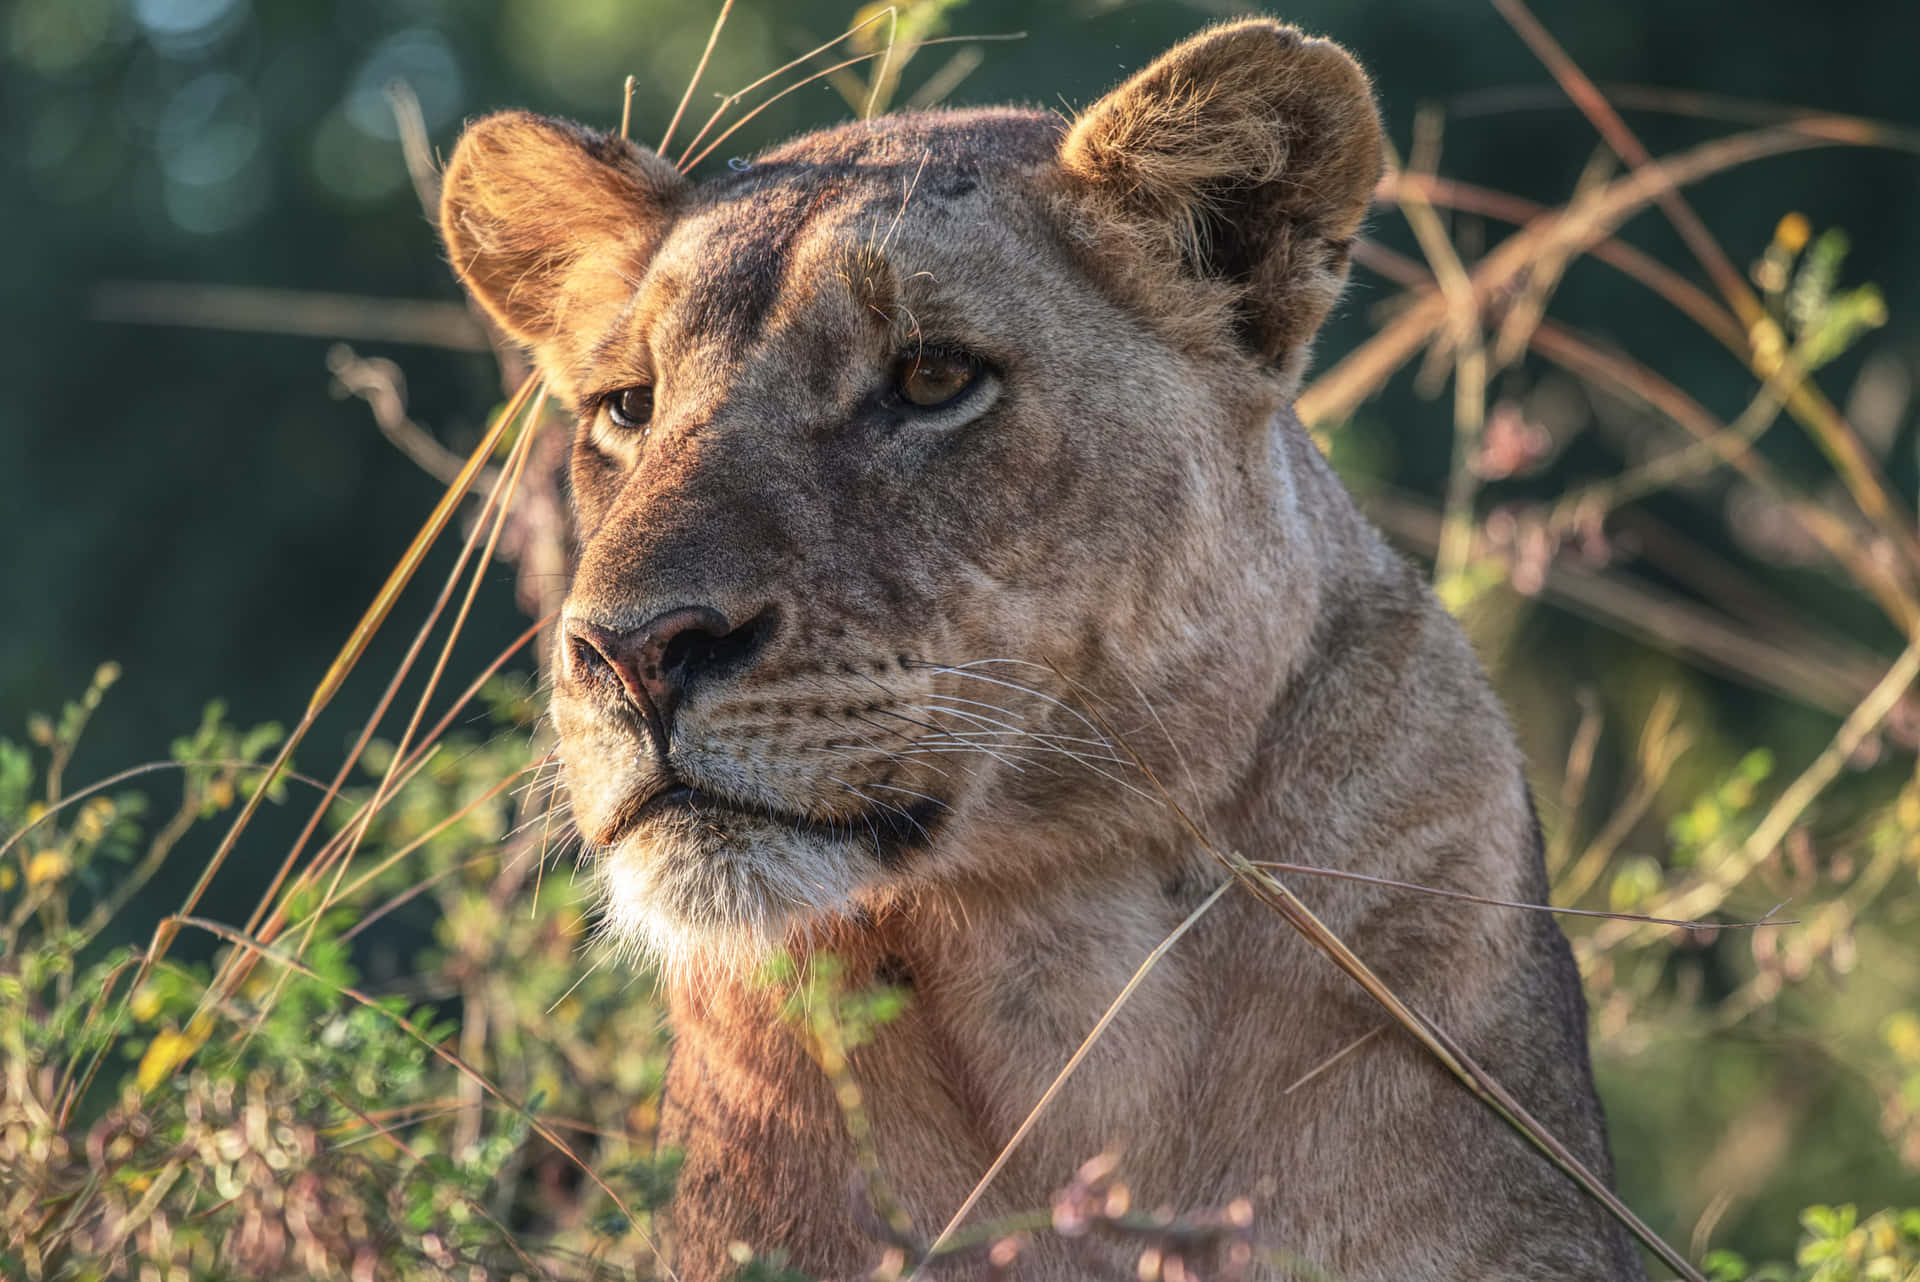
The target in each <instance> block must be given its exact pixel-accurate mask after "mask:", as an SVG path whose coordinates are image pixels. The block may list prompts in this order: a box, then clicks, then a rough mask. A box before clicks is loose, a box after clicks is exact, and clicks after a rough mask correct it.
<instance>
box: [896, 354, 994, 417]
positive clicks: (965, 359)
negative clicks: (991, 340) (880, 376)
mask: <svg viewBox="0 0 1920 1282" xmlns="http://www.w3.org/2000/svg"><path fill="white" fill-rule="evenodd" d="M979 377H980V362H979V361H977V360H975V359H974V358H973V357H971V356H963V355H961V354H959V353H956V352H916V353H914V354H913V355H911V356H903V357H901V358H900V359H899V360H898V361H897V362H895V364H894V367H893V384H894V389H895V390H896V391H898V392H899V393H900V397H901V399H902V400H904V401H906V402H908V403H909V404H912V405H918V406H919V407H920V408H921V409H938V408H939V407H940V406H942V405H945V404H947V403H948V402H950V401H953V400H956V399H958V397H959V396H960V394H961V393H962V392H965V391H966V390H967V389H968V388H969V387H972V386H973V384H974V380H975V379H977V378H979Z"/></svg>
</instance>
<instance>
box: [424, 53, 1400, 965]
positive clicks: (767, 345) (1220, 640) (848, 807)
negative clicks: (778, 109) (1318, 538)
mask: <svg viewBox="0 0 1920 1282" xmlns="http://www.w3.org/2000/svg"><path fill="white" fill-rule="evenodd" d="M1380 155H1381V142H1380V131H1379V124H1378V119H1377V115H1376V112H1375V109H1374V106H1373V102H1372V97H1371V93H1370V90H1369V86H1368V83H1367V81H1366V78H1365V77H1364V75H1363V74H1362V73H1361V72H1360V70H1359V69H1358V68H1357V67H1356V66H1355V64H1354V63H1353V61H1352V60H1351V59H1350V58H1349V57H1348V56H1347V55H1346V54H1345V53H1344V52H1343V51H1342V50H1341V49H1339V48H1338V47H1337V46H1335V45H1333V44H1331V43H1328V42H1326V41H1323V40H1315V39H1308V38H1305V37H1303V36H1302V35H1300V34H1299V33H1298V32H1296V31H1294V30H1292V29H1290V28H1287V27H1283V26H1281V25H1279V24H1276V23H1273V22H1268V21H1248V22H1242V23H1238V24H1235V25H1231V26H1225V27H1220V28H1216V29H1214V30H1212V31H1209V32H1206V33H1204V34H1202V35H1200V36H1198V37H1196V38H1194V39H1193V40H1190V41H1188V42H1187V43H1186V44H1184V45H1182V46H1180V47H1178V48H1176V49H1175V50H1173V51H1172V52H1171V53H1169V54H1167V55H1166V56H1165V57H1163V58H1162V59H1160V60H1159V61H1158V62H1156V63H1155V64H1153V65H1152V66H1151V67H1149V68H1148V69H1147V70H1145V71H1143V72H1142V73H1140V74H1139V75H1137V76H1136V77H1134V78H1133V79H1132V80H1131V81H1129V82H1128V83H1126V84H1125V85H1123V86H1122V87H1121V88H1119V89H1118V90H1116V91H1115V92H1113V93H1112V94H1110V95H1108V96H1107V97H1106V98H1104V99H1102V100H1101V101H1099V102H1098V103H1096V104H1095V105H1094V106H1093V107H1092V108H1091V109H1090V110H1088V111H1087V112H1085V113H1084V114H1083V115H1082V116H1080V117H1079V118H1078V119H1077V120H1075V121H1073V122H1071V123H1067V122H1063V121H1062V120H1061V119H1059V118H1057V117H1055V116H1053V115H1049V114H1046V113H1042V112H1037V111H1022V110H984V111H953V112H927V113H915V114H908V115H899V116H891V117H886V118H882V119H877V120H873V121H865V122H860V123H855V124H849V125H845V126H843V127H840V128H836V129H832V130H828V131H825V132H821V133H815V134H809V135H807V136H804V137H802V138H800V139H798V140H796V141H794V142H791V143H788V144H786V145H784V146H782V147H779V148H777V149H775V150H773V151H771V152H768V153H767V154H765V155H762V156H759V157H757V158H755V159H753V160H752V162H751V163H750V164H747V165H745V166H744V167H737V166H736V167H733V168H732V169H730V171H729V172H726V173H723V174H720V175H718V176H716V177H714V178H711V179H709V180H706V181H699V182H696V181H693V180H691V179H690V178H688V177H687V176H685V175H683V174H681V173H679V172H677V171H676V170H675V169H674V168H673V167H672V166H671V165H670V164H668V163H667V162H666V161H664V160H662V159H661V158H660V157H659V156H657V155H655V154H653V153H651V152H649V151H647V150H645V149H644V148H642V147H639V146H636V145H634V144H632V143H630V142H627V141H625V140H624V139H621V138H618V137H613V136H609V135H605V134H599V133H595V132H592V131H589V130H586V129H583V128H580V127H578V126H574V125H570V124H566V123H563V122H559V121H555V120H551V119H546V118H543V117H539V116H534V115H529V114H525V113H512V112H510V113H504V114H501V115H496V116H491V117H488V118H486V119H483V120H480V121H478V122H476V123H474V124H473V125H471V127H469V128H468V130H467V131H466V133H465V135H464V137H463V138H462V139H461V141H460V143H459V146H458V148H457V149H456V151H455V152H454V155H453V157H452V160H451V161H450V163H449V164H448V167H447V171H446V179H445V188H444V191H445V195H444V204H443V212H442V227H443V231H444V235H445V239H446V244H447V247H448V250H449V252H450V255H451V257H452V261H453V265H454V267H455V269H456V270H457V271H458V272H459V274H460V276H461V277H462V279H463V280H464V282H465V283H466V285H467V287H468V288H469V289H470V290H471V292H472V293H473V295H474V296H475V297H476V298H477V299H478V300H479V301H480V303H481V304H482V305H483V306H485V308H486V309H487V310H488V312H489V313H490V314H491V315H492V316H493V317H494V318H495V319H496V320H497V321H498V322H499V323H500V325H502V326H503V327H504V328H505V330H506V332H507V333H508V334H510V335H511V336H512V337H513V338H515V339H516V340H518V341H520V342H522V343H524V344H525V345H526V346H527V347H528V348H529V349H531V351H532V352H533V353H534V355H535V358H536V360H537V362H538V364H539V367H540V369H541V371H542V372H543V374H544V376H545V377H546V379H547V381H548V385H549V387H550V388H551V389H552V391H553V392H554V394H555V395H556V396H557V397H558V398H560V400H561V401H563V402H564V403H565V404H567V405H568V406H570V407H571V409H572V411H573V412H574V414H575V415H576V417H577V421H578V428H577V436H576V440H575V444H574V448H573V456H572V462H571V475H572V489H573V497H574V503H575V511H576V516H577V522H578V526H577V530H578V547H579V556H578V567H577V570H576V572H575V574H574V577H573V581H572V584H571V589H570V591H569V593H568V595H567V600H566V607H565V611H564V618H563V621H562V623H561V625H560V627H559V628H558V641H557V644H558V647H559V653H558V656H557V662H556V665H555V668H556V672H557V678H556V683H555V691H554V697H553V711H554V718H555V724H556V726H557V729H558V732H559V754H560V756H561V758H562V760H563V761H564V767H565V779H566V786H567V789H568V791H569V794H570V797H571V801H572V805H573V813H574V817H575V821H576V823H577V825H578V827H579V829H580V831H581V832H582V833H583V834H584V835H585V837H586V838H587V840H588V841H589V842H590V843H592V845H593V846H594V847H595V848H596V849H597V851H598V863H599V868H600V876H601V879H602V884H603V888H604V892H605V898H606V910H607V916H608V920H609V921H610V922H611V923H612V925H613V926H614V927H615V928H616V929H617V930H618V931H619V932H620V933H621V934H622V935H623V936H624V937H626V938H628V939H631V940H633V941H635V942H637V943H640V944H643V945H645V946H648V947H651V948H653V949H655V950H658V951H660V952H662V953H665V954H668V955H670V956H673V955H682V954H686V953H690V952H691V953H710V952H713V951H716V950H737V949H739V948H741V947H742V946H743V945H745V946H748V948H749V951H752V950H756V949H758V948H759V947H762V946H764V945H766V944H768V943H771V942H775V941H778V940H781V939H784V938H787V937H789V936H791V935H792V934H793V932H795V931H796V930H801V931H804V930H806V929H808V928H810V927H814V926H817V925H820V924H822V923H827V922H831V921H834V920H836V919H846V918H849V917H856V916H858V915H859V914H860V913H863V912H874V911H879V910H882V909H883V908H884V907H885V906H886V905H887V904H889V903H894V902H899V901H900V900H901V899H902V897H905V896H912V895H914V894H916V893H919V892H922V891H924V890H926V889H928V888H930V887H935V886H939V885H943V884H944V885H955V884H961V883H967V882H982V883H984V882H989V881H991V882H993V883H994V884H996V885H1000V886H1002V887H1006V886H1017V885H1019V884H1020V883H1021V881H1022V879H1032V878H1060V877H1076V876H1082V875H1085V873H1086V872H1087V869H1085V868H1084V867H1082V866H1080V865H1079V864H1076V862H1075V856H1074V854H1073V852H1074V851H1077V850H1086V851H1089V852H1091V851H1095V850H1105V851H1111V849H1112V848H1113V846H1114V844H1115V843H1114V842H1113V841H1112V840H1111V838H1112V837H1113V836H1114V835H1115V834H1116V833H1124V834H1128V836H1129V839H1130V840H1135V841H1150V840H1151V839H1152V837H1153V835H1154V834H1156V833H1159V832H1162V831H1164V830H1165V829H1166V827H1167V825H1168V824H1170V823H1172V822H1174V821H1173V820H1172V819H1171V818H1170V815H1169V812H1168V808H1167V807H1166V806H1165V805H1164V803H1163V801H1162V799H1161V798H1160V797H1158V796H1156V795H1153V792H1154V790H1153V789H1152V788H1151V787H1149V786H1147V785H1146V784H1145V782H1144V780H1146V779H1147V778H1149V777H1154V778H1159V779H1161V780H1164V782H1165V784H1166V786H1167V787H1168V788H1170V789H1171V790H1172V791H1173V792H1174V793H1176V794H1177V795H1179V796H1180V797H1181V798H1182V800H1183V803H1184V804H1191V805H1197V806H1201V807H1204V806H1206V805H1208V804H1210V803H1212V802H1213V801H1214V800H1216V799H1217V798H1218V796H1219V794H1220V793H1221V792H1222V791H1223V790H1225V789H1229V788H1231V786H1232V784H1233V781H1234V779H1235V778H1236V777H1237V772H1236V763H1238V762H1240V761H1242V760H1243V759H1244V758H1245V756H1246V755H1247V754H1248V753H1249V752H1251V751H1252V750H1253V746H1254V744H1253V739H1254V736H1255V735H1256V734H1257V727H1258V723H1259V720H1260V717H1259V712H1260V710H1261V709H1264V708H1265V707H1266V706H1267V705H1268V703H1269V702H1270V701H1271V700H1272V698H1273V697H1274V695H1275V693H1276V691H1277V690H1278V689H1279V688H1280V686H1281V684H1282V683H1283V682H1284V681H1285V680H1286V679H1287V677H1288V675H1289V672H1290V669H1291V665H1292V664H1293V663H1294V661H1295V659H1296V658H1297V657H1298V656H1299V655H1300V654H1301V653H1302V652H1303V650H1304V647H1305V646H1306V644H1307V641H1308V635H1307V634H1308V632H1309V630H1310V628H1311V626H1312V621H1313V619H1314V614H1315V594H1316V592H1317V590H1318V586H1317V577H1316V571H1315V563H1314V561H1313V559H1312V558H1311V557H1309V556H1307V555H1306V554H1305V553H1304V552H1302V551H1301V548H1302V547H1303V546H1304V545H1305V544H1306V543H1307V542H1308V541H1309V540H1308V538H1307V535H1308V533H1309V531H1307V530H1306V529H1304V528H1303V523H1304V522H1306V521H1307V520H1308V518H1307V517H1305V516H1303V515H1302V512H1303V508H1302V506H1301V505H1300V504H1299V503H1298V502H1296V501H1295V495H1294V494H1293V492H1292V487H1293V486H1294V485H1295V483H1296V482H1295V478H1294V469H1293V468H1291V467H1290V466H1289V465H1288V462H1287V459H1288V457H1289V455H1290V454H1291V453H1293V452H1294V451H1297V450H1299V449H1301V448H1306V447H1304V446H1303V445H1302V441H1303V438H1302V436H1301V433H1300V429H1299V427H1298V425H1297V424H1296V423H1294V422H1293V421H1292V419H1291V416H1290V414H1288V413H1286V412H1284V411H1285V408H1286V406H1287V404H1288V402H1289V399H1290V396H1291V394H1292V392H1293V390H1294V387H1295V385H1296V383H1297V380H1298V378H1299V375H1300V371H1301V369H1302V367H1303V364H1304V362H1305V359H1306V353H1307V348H1308V344H1309V342H1310V340H1311V338H1312V336H1313V334H1314V332H1315V330H1316V329H1317V328H1318V326H1319V325H1320V323H1321V321H1322V319H1323V318H1324V317H1325V315H1326V313H1327V310H1328V308H1329V307H1330V306H1331V304H1332V302H1333V300H1334V298H1335V296H1336V295H1337V293H1338V291H1339V288H1340V286H1341V284H1342V282H1343V280H1344V277H1345V272H1346V262H1347V247H1348V244H1349V242H1350V240H1351V238H1352V236H1353V235H1354V233H1355V229H1356V227H1357V225H1358V222H1359V219H1360V217H1361V214H1362V212H1363V210H1364V209H1365V207H1366V205H1367V202H1368V199H1369V196H1370V193H1371V190H1372V187H1373V184H1374V182H1375V179H1376V178H1377V176H1378V172H1379V168H1380ZM1135 754H1137V755H1138V757H1139V762H1138V763H1137V764H1136V762H1135V761H1134V760H1133V758H1134V756H1135ZM1140 766H1144V767H1145V768H1146V771H1147V772H1151V773H1143V772H1142V771H1141V770H1140V768H1139V767H1140ZM1093 835H1102V836H1104V837H1105V838H1107V839H1106V840H1100V841H1095V840H1089V838H1090V836H1093ZM1041 850H1044V851H1046V852H1047V854H1046V856H1045V858H1044V859H1041V858H1040V857H1039V856H1038V855H1036V853H1035V852H1036V851H1041ZM1088 857H1089V858H1092V855H1091V854H1089V856H1088ZM1103 857H1106V858H1111V857H1113V856H1111V854H1110V853H1109V854H1107V855H1105V856H1103Z"/></svg>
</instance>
